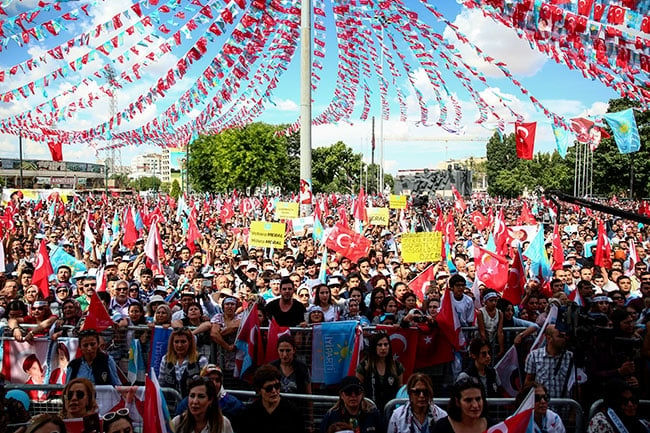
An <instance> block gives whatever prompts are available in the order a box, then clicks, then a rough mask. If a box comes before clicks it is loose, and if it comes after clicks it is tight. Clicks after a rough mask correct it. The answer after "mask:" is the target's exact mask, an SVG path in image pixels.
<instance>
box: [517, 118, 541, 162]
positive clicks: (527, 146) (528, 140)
mask: <svg viewBox="0 0 650 433" xmlns="http://www.w3.org/2000/svg"><path fill="white" fill-rule="evenodd" d="M536 129H537V122H528V123H524V122H522V123H518V122H517V123H515V139H516V143H517V157H518V158H520V159H533V150H534V148H535V130H536Z"/></svg>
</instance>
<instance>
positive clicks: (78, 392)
mask: <svg viewBox="0 0 650 433" xmlns="http://www.w3.org/2000/svg"><path fill="white" fill-rule="evenodd" d="M75 396H76V397H77V400H81V399H82V398H84V397H85V396H86V392H85V391H81V390H76V391H68V393H67V394H66V397H67V398H68V400H72V398H73V397H75Z"/></svg>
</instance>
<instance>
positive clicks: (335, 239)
mask: <svg viewBox="0 0 650 433" xmlns="http://www.w3.org/2000/svg"><path fill="white" fill-rule="evenodd" d="M325 246H326V247H327V248H329V249H331V250H334V251H336V252H337V253H339V254H341V255H342V256H344V257H347V258H348V259H350V260H352V261H353V262H356V261H358V260H359V259H360V258H362V257H365V256H366V255H367V254H368V250H370V246H371V242H370V240H368V239H366V238H365V237H364V236H362V235H360V234H358V233H355V232H353V231H352V230H350V229H349V228H347V227H344V226H343V225H341V224H340V223H337V224H335V225H334V227H333V229H332V230H331V231H330V234H329V236H328V237H327V239H326V240H325Z"/></svg>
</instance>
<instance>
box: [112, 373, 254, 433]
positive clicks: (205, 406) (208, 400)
mask: <svg viewBox="0 0 650 433" xmlns="http://www.w3.org/2000/svg"><path fill="white" fill-rule="evenodd" d="M188 391H189V394H188V401H187V410H186V411H185V412H183V413H182V414H181V415H179V416H177V417H175V418H174V419H173V420H172V425H173V427H174V431H175V432H176V433H233V429H232V426H231V425H230V421H229V420H228V418H226V417H225V416H223V415H222V413H221V408H220V407H219V396H218V394H217V388H216V387H215V385H214V383H213V382H212V381H211V380H210V379H207V378H203V377H196V378H194V379H192V381H191V382H190V383H189V385H188ZM260 425H264V424H260ZM247 431H248V430H247ZM106 433H109V432H106ZM110 433H113V432H110Z"/></svg>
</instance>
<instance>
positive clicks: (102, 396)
mask: <svg viewBox="0 0 650 433" xmlns="http://www.w3.org/2000/svg"><path fill="white" fill-rule="evenodd" d="M5 388H6V389H7V390H11V389H19V390H21V391H32V390H35V391H44V392H48V393H51V394H52V397H51V398H48V399H47V400H46V401H34V400H32V401H31V402H30V407H29V414H30V415H31V416H34V415H38V414H41V413H60V412H61V411H62V410H63V400H62V398H61V395H60V394H61V392H62V391H63V388H64V386H63V385H32V384H20V383H6V384H5ZM161 391H162V392H163V395H164V396H165V402H166V403H167V409H168V410H169V413H171V414H173V413H174V412H175V411H176V406H178V404H179V403H180V401H181V400H182V397H181V395H180V393H179V392H178V391H177V390H175V389H174V388H161ZM55 393H56V394H59V395H55ZM95 396H96V400H97V404H98V406H99V415H100V417H101V416H103V415H105V414H106V413H108V412H110V411H111V409H113V408H115V407H116V406H117V405H119V404H123V405H124V407H128V408H129V411H130V413H131V418H132V419H133V421H134V425H141V424H142V419H143V417H144V416H146V414H144V413H141V409H142V408H143V404H144V386H111V385H98V386H96V387H95Z"/></svg>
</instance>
